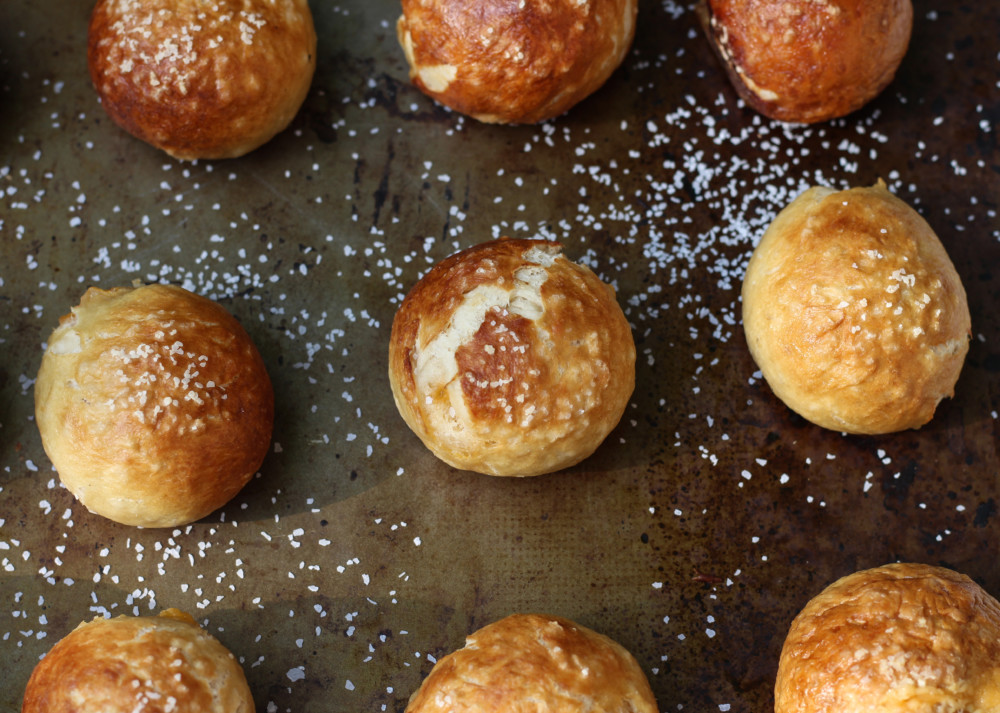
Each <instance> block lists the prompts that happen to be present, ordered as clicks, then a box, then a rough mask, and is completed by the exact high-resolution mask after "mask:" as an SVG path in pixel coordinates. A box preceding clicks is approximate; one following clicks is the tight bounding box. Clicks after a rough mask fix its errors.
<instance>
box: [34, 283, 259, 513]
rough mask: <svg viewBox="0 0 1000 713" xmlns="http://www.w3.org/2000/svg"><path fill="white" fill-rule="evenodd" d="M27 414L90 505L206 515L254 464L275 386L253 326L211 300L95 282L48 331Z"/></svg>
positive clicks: (99, 509) (172, 290) (67, 481)
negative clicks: (32, 404) (98, 285)
mask: <svg viewBox="0 0 1000 713" xmlns="http://www.w3.org/2000/svg"><path fill="white" fill-rule="evenodd" d="M35 417H36V420H37V422H38V428H39V431H40V432H41V435H42V444H43V446H44V447H45V452H46V453H47V454H48V456H49V458H51V460H52V463H53V464H54V465H55V467H56V470H57V471H58V473H59V477H60V479H61V480H62V482H63V484H64V485H65V486H66V487H67V488H68V489H69V490H70V491H71V492H72V493H73V494H74V495H76V497H77V498H79V499H80V501H81V502H82V503H83V504H84V505H85V506H86V507H87V508H88V509H90V510H91V511H93V512H96V513H98V514H100V515H103V516H105V517H108V518H110V519H112V520H115V521H117V522H121V523H124V524H128V525H141V526H144V527H167V526H173V525H179V524H183V523H187V522H191V521H193V520H197V519H199V518H201V517H204V516H205V515H208V514H209V513H211V512H212V511H213V510H215V509H217V508H219V507H221V506H222V505H224V504H225V503H226V502H228V501H229V500H230V499H231V498H232V497H233V496H234V495H235V494H236V493H237V492H238V491H239V490H240V488H242V487H243V486H244V485H245V484H246V482H247V481H248V480H249V479H250V478H251V477H252V476H253V474H254V473H255V472H256V471H257V469H258V468H259V467H260V464H261V462H262V461H263V459H264V456H265V454H266V453H267V450H268V447H269V444H270V438H271V428H272V425H273V422H274V394H273V391H272V389H271V382H270V379H269V378H268V375H267V371H266V370H265V368H264V363H263V361H262V359H261V357H260V354H259V353H258V352H257V349H256V347H255V346H254V344H253V343H252V342H251V340H250V337H249V336H248V335H247V333H246V332H245V331H244V330H243V328H242V327H241V326H240V325H239V323H238V322H237V321H236V320H235V319H234V318H233V317H232V316H231V315H230V314H229V313H228V312H227V311H226V310H225V309H223V308H222V307H221V306H219V305H218V304H216V303H214V302H212V301H211V300H208V299H205V298H204V297H200V296H198V295H195V294H193V293H191V292H188V291H187V290H183V289H181V288H179V287H174V286H169V285H148V286H145V287H139V288H127V287H121V288H116V289H112V290H100V289H97V288H93V287H92V288H90V289H89V290H87V292H86V293H85V294H84V296H83V298H82V299H81V301H80V305H79V306H78V307H75V308H74V309H73V311H72V313H71V314H70V315H67V316H66V317H63V318H62V320H60V324H59V326H58V327H57V328H56V330H55V331H54V332H53V333H52V336H51V337H50V339H49V344H48V349H47V350H46V352H45V355H44V357H43V358H42V365H41V368H40V369H39V372H38V379H37V381H36V383H35Z"/></svg>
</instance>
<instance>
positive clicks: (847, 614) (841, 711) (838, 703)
mask: <svg viewBox="0 0 1000 713" xmlns="http://www.w3.org/2000/svg"><path fill="white" fill-rule="evenodd" d="M774 709H775V713H872V712H873V711H878V712H879V713H925V712H930V711H935V712H936V713H993V712H994V711H997V710H1000V603H998V602H997V600H996V599H994V598H993V597H991V596H990V595H989V594H988V593H986V592H985V591H983V589H982V588H981V587H980V586H979V585H977V584H976V583H975V582H973V581H972V580H971V579H969V578H968V577H966V576H965V575H963V574H959V573H957V572H954V571H952V570H949V569H945V568H942V567H931V566H928V565H922V564H891V565H886V566H884V567H877V568H875V569H869V570H864V571H861V572H856V573H854V574H851V575H848V576H846V577H844V578H843V579H840V580H838V581H837V582H834V583H833V584H831V585H830V586H829V587H827V588H826V589H825V590H824V591H823V592H821V593H820V594H819V595H817V596H816V597H815V598H814V599H813V600H812V601H810V602H809V603H808V604H807V605H806V607H805V608H804V609H803V610H802V612H801V613H800V614H799V615H798V616H797V617H796V618H795V620H794V621H793V622H792V626H791V629H790V630H789V632H788V637H787V639H786V640H785V644H784V648H783V649H782V651H781V659H780V662H779V665H778V676H777V682H776V684H775V706H774Z"/></svg>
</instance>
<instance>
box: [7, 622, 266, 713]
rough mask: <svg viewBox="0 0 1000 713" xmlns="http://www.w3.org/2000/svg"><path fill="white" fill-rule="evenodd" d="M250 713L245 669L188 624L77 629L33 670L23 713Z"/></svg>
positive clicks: (110, 624)
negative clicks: (137, 712)
mask: <svg viewBox="0 0 1000 713" xmlns="http://www.w3.org/2000/svg"><path fill="white" fill-rule="evenodd" d="M136 711H142V713H253V711H254V703H253V699H252V698H251V695H250V688H249V686H247V681H246V677H245V676H244V674H243V669H242V668H241V667H240V664H239V662H237V661H236V659H235V658H234V657H233V655H232V654H231V653H230V652H229V651H228V650H227V649H226V648H225V647H224V646H223V645H222V644H221V643H219V641H218V640H217V639H215V638H214V637H212V636H210V635H209V634H207V633H206V632H204V631H203V630H202V629H201V628H200V627H199V626H198V625H197V624H196V623H195V621H194V619H192V618H191V617H190V616H188V615H187V614H185V613H184V612H181V611H179V610H177V609H168V610H166V611H164V612H161V613H160V615H159V616H139V617H131V616H119V617H115V618H114V619H100V618H99V619H94V620H93V621H91V622H86V623H83V624H80V626H78V627H77V628H76V629H74V630H73V631H71V632H70V633H69V634H67V635H66V636H65V637H64V638H63V639H62V640H60V641H59V642H58V643H57V644H56V645H55V646H53V647H52V650H51V651H49V653H48V654H46V656H45V658H43V659H42V660H41V662H40V663H39V664H38V665H37V666H35V670H34V671H33V672H32V674H31V678H30V679H29V680H28V686H27V688H26V689H25V692H24V702H23V704H22V706H21V713H135V712H136Z"/></svg>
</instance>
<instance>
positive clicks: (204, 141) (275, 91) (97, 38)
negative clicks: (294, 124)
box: [87, 0, 316, 159]
mask: <svg viewBox="0 0 1000 713" xmlns="http://www.w3.org/2000/svg"><path fill="white" fill-rule="evenodd" d="M87 60H88V64H89V66H90V76H91V79H92V81H93V83H94V87H95V88H96V90H97V93H98V95H99V96H100V98H101V103H102V105H103V106H104V109H105V110H106V111H107V112H108V114H109V115H110V116H111V118H112V119H114V121H115V122H116V123H117V124H118V125H120V126H121V127H122V128H124V129H125V130H126V131H128V132H129V133H131V134H133V135H134V136H137V137H139V138H140V139H142V140H143V141H146V142H148V143H150V144H152V145H153V146H156V147H158V148H161V149H163V150H164V151H166V152H167V153H168V154H170V155H171V156H174V157H175V158H180V159H198V158H205V159H214V158H231V157H235V156H241V155H243V154H245V153H247V152H248V151H252V150H253V149H255V148H257V147H258V146H260V145H261V144H263V143H265V142H266V141H268V140H270V139H271V138H272V137H273V136H274V135H275V134H277V133H278V132H279V131H281V130H282V129H284V128H285V127H286V126H288V124H289V123H290V122H291V120H292V119H293V118H294V116H295V114H296V112H297V111H298V110H299V107H300V106H301V105H302V102H303V101H304V100H305V97H306V94H307V93H308V91H309V85H310V83H311V81H312V76H313V71H314V69H315V67H316V32H315V30H314V28H313V21H312V15H311V13H310V11H309V6H308V5H307V3H306V0H282V2H276V3H270V2H265V1H264V0H218V1H217V2H211V3H206V2H200V1H199V0H98V2H97V4H96V6H95V7H94V10H93V13H92V15H91V19H90V31H89V37H88V49H87Z"/></svg>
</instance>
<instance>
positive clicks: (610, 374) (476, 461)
mask: <svg viewBox="0 0 1000 713" xmlns="http://www.w3.org/2000/svg"><path fill="white" fill-rule="evenodd" d="M539 256H540V257H539ZM537 260H541V261H542V262H543V263H544V262H550V263H551V264H549V265H547V266H543V265H540V264H538V262H536V261H537ZM531 281H535V282H538V281H541V282H540V284H538V285H537V286H532V285H531V284H530V282H531ZM389 379H390V384H391V386H392V392H393V396H394V398H395V400H396V405H397V406H398V408H399V412H400V413H401V414H402V416H403V418H404V420H405V421H406V423H407V424H408V425H409V426H410V428H412V429H413V431H414V432H415V433H416V434H417V435H418V436H419V437H420V438H421V440H423V442H424V443H425V444H426V445H427V447H428V448H430V449H431V451H433V452H434V453H435V454H436V455H437V456H438V457H439V458H441V459H442V460H444V461H446V462H447V463H449V464H451V465H453V466H455V467H456V468H462V469H465V470H474V471H477V472H481V473H489V474H491V475H538V474H541V473H548V472H551V471H554V470H559V469H561V468H566V467H569V466H570V465H573V464H574V463H577V462H579V461H581V460H583V459H584V458H586V457H587V456H588V455H590V454H591V453H593V451H594V450H595V449H596V448H597V446H598V445H600V443H601V441H603V440H604V438H605V437H606V436H607V435H608V433H610V432H611V430H612V429H613V428H614V427H615V425H617V423H618V421H619V419H620V418H621V416H622V413H623V411H624V409H625V406H626V405H627V403H628V399H629V397H630V396H631V394H632V390H633V387H634V385H635V347H634V345H633V342H632V332H631V329H630V327H629V325H628V322H627V321H626V319H625V315H624V314H623V313H622V310H621V307H619V306H618V303H617V301H616V300H615V295H614V291H613V290H612V288H611V287H610V286H608V285H606V284H604V283H603V282H601V280H600V279H599V278H598V277H597V276H596V275H595V274H594V273H593V272H592V271H591V270H589V269H588V268H586V267H583V266H581V265H577V264H575V263H573V262H571V261H570V260H567V259H566V258H565V257H564V256H563V255H562V254H561V248H560V247H559V246H558V244H556V243H551V242H546V241H541V240H506V239H502V240H498V241H492V242H488V243H483V244H481V245H477V246H475V247H473V248H469V249H468V250H464V251H462V252H459V253H457V254H455V255H453V256H451V257H449V258H447V259H446V260H444V261H442V262H441V263H439V264H438V265H436V266H435V267H434V268H433V269H431V271H430V272H428V273H427V275H425V276H424V278H423V279H421V280H420V281H419V282H418V283H417V284H416V285H415V286H414V287H413V289H412V290H411V291H410V293H409V294H408V295H407V297H406V299H405V300H404V301H403V304H402V305H401V306H400V308H399V311H398V312H397V314H396V317H395V319H394V320H393V325H392V335H391V339H390V347H389Z"/></svg>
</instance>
